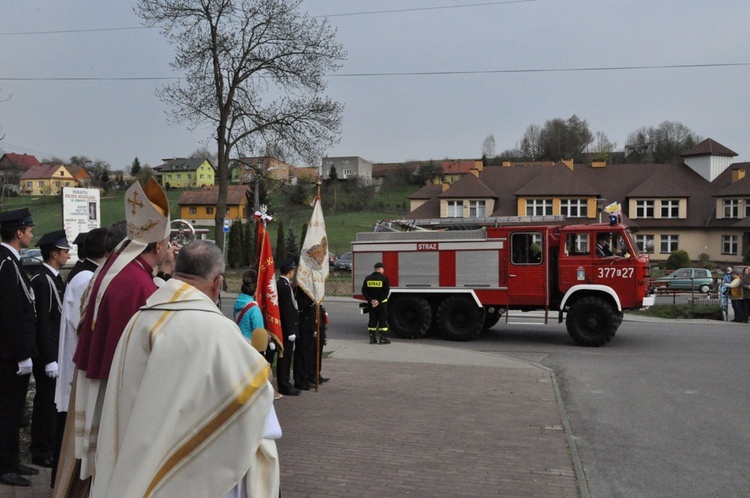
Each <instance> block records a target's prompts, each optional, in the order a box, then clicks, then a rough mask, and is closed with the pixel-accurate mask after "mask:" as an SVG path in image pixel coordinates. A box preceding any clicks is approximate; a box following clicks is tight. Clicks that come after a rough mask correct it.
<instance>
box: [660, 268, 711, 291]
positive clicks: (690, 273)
mask: <svg viewBox="0 0 750 498" xmlns="http://www.w3.org/2000/svg"><path fill="white" fill-rule="evenodd" d="M651 285H653V286H654V287H656V288H657V289H658V288H667V289H674V290H681V289H683V290H691V289H692V290H697V291H700V292H705V293H707V292H709V291H710V290H711V289H712V288H713V287H714V278H713V276H712V275H711V271H710V270H706V269H705V268H680V269H679V270H675V271H673V272H672V273H670V274H669V275H666V276H664V277H659V278H653V279H651Z"/></svg>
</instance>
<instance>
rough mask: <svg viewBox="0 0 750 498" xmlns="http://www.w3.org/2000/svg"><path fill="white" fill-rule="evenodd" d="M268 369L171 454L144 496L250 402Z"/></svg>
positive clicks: (253, 378)
mask: <svg viewBox="0 0 750 498" xmlns="http://www.w3.org/2000/svg"><path fill="white" fill-rule="evenodd" d="M270 369H271V367H270V366H269V365H268V364H266V365H265V366H264V367H263V369H262V370H261V371H260V373H259V374H258V375H256V376H255V377H252V378H251V380H250V383H249V384H247V385H246V386H245V387H244V388H242V389H241V390H240V392H239V393H238V394H237V395H236V396H235V397H234V399H232V400H231V401H230V402H229V404H228V405H227V406H226V407H225V408H224V409H223V410H221V411H220V412H219V413H218V414H217V415H216V416H215V417H214V418H213V419H211V420H209V421H208V422H207V423H206V424H205V425H204V426H203V428H202V429H200V430H199V431H198V432H197V433H196V434H195V435H194V436H193V437H191V438H190V439H189V440H188V441H187V442H185V443H184V444H183V445H182V446H180V447H179V448H177V450H175V451H174V452H173V453H172V455H171V456H170V457H169V458H168V459H167V461H166V462H165V463H164V464H163V465H162V466H161V467H160V468H159V470H158V471H157V472H156V474H155V475H154V478H153V479H152V480H151V483H150V484H149V485H148V488H147V489H146V493H145V494H144V496H150V495H151V493H152V492H153V491H154V489H156V487H157V486H158V485H159V484H161V482H162V480H164V478H165V477H166V476H167V474H169V473H170V472H171V471H172V470H174V468H175V467H177V465H178V464H179V463H180V462H181V461H183V460H184V459H186V458H187V457H188V456H189V455H190V454H191V453H192V452H194V451H195V450H196V449H197V448H198V447H199V446H200V445H202V444H203V443H204V442H205V441H206V440H208V439H209V438H210V437H211V436H212V435H214V434H215V433H216V432H217V431H218V430H219V429H220V428H221V427H222V426H223V425H224V424H225V423H226V422H227V421H228V420H229V419H230V418H231V417H233V416H234V415H235V414H236V413H237V412H238V411H239V410H240V409H241V408H242V407H243V406H244V405H245V404H247V402H248V401H250V399H251V398H252V397H253V396H254V395H255V393H256V392H257V391H258V389H260V387H261V386H262V385H263V384H264V383H265V382H266V381H267V380H268V376H269V373H270ZM251 376H252V371H248V373H247V375H246V378H247V377H251Z"/></svg>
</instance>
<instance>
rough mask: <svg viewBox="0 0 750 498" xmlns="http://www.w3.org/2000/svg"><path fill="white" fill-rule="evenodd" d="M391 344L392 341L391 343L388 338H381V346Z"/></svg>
mask: <svg viewBox="0 0 750 498" xmlns="http://www.w3.org/2000/svg"><path fill="white" fill-rule="evenodd" d="M390 343H391V341H389V340H388V338H387V337H381V338H380V344H390Z"/></svg>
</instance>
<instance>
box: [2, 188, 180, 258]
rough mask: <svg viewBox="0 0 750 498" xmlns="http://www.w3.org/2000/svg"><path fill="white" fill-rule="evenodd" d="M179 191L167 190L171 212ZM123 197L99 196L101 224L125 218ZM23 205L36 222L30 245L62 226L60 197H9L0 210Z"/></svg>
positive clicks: (121, 194)
mask: <svg viewBox="0 0 750 498" xmlns="http://www.w3.org/2000/svg"><path fill="white" fill-rule="evenodd" d="M181 193H182V191H180V190H172V191H169V192H167V199H169V209H170V210H171V211H172V212H173V213H178V212H179V209H178V206H177V201H178V200H179V198H180V194H181ZM124 197H125V191H124V190H113V191H111V192H109V193H107V195H106V196H102V197H101V199H100V215H101V226H103V227H108V226H109V225H111V224H112V223H114V222H115V221H119V220H124V219H125V201H124ZM24 207H27V208H29V211H31V216H32V217H33V218H34V223H35V224H36V228H34V241H33V242H32V245H33V244H34V243H36V242H37V241H38V240H39V238H40V237H41V236H42V235H44V234H45V233H47V232H51V231H53V230H60V229H61V228H62V227H63V219H62V198H61V197H58V196H35V197H29V196H21V197H11V198H9V199H8V200H7V201H6V202H5V203H3V206H2V210H3V211H8V210H11V209H19V208H24ZM173 218H174V217H173Z"/></svg>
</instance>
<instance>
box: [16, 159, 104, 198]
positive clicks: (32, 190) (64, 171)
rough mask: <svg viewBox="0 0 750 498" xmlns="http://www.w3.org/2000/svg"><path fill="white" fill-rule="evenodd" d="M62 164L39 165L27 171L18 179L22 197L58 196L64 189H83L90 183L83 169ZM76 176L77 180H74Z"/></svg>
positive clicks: (88, 176)
mask: <svg viewBox="0 0 750 498" xmlns="http://www.w3.org/2000/svg"><path fill="white" fill-rule="evenodd" d="M72 169H73V170H74V171H75V172H76V173H75V174H74V173H72V172H71V168H70V167H68V166H64V165H62V164H54V165H49V164H40V165H38V166H32V167H30V168H29V169H27V170H26V171H25V172H24V173H23V174H22V175H21V177H20V179H19V188H20V190H21V194H22V195H59V194H60V193H61V192H62V189H63V188H64V187H83V186H87V185H89V184H90V183H91V176H90V175H89V174H88V172H86V170H85V169H83V168H81V169H82V170H83V172H81V171H80V170H79V169H77V168H72ZM76 175H78V177H79V178H76Z"/></svg>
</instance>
